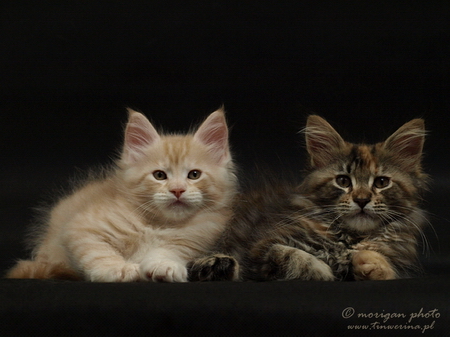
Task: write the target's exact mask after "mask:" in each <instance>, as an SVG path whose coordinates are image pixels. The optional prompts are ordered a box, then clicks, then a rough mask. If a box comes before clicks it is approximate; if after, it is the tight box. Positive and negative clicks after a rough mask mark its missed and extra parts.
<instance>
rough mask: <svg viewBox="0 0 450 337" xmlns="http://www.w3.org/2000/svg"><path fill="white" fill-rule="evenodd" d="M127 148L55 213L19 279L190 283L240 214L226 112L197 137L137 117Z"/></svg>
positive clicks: (16, 274)
mask: <svg viewBox="0 0 450 337" xmlns="http://www.w3.org/2000/svg"><path fill="white" fill-rule="evenodd" d="M124 138H125V139H124V145H123V150H122V153H121V156H120V159H118V160H117V162H116V165H115V167H114V168H113V169H112V170H111V171H110V172H108V173H107V174H106V175H105V177H104V178H102V179H97V180H94V181H89V182H87V183H86V184H85V185H84V186H82V187H81V188H80V189H78V190H76V191H75V192H74V193H73V194H72V195H69V196H67V197H65V198H63V199H62V200H60V201H59V202H58V203H57V204H56V206H55V207H54V208H53V209H51V211H50V213H49V215H48V218H47V221H46V223H45V226H44V227H43V228H42V229H41V232H40V235H38V237H37V240H36V242H35V248H34V250H33V254H32V259H31V260H24V261H19V262H18V264H17V265H16V266H15V267H13V268H12V269H11V270H10V271H9V273H8V274H7V277H9V278H67V279H84V280H88V281H102V282H126V281H138V280H142V281H165V282H185V281H187V270H186V263H187V262H188V261H190V260H192V259H193V258H195V257H197V256H199V255H201V254H206V252H207V251H208V250H209V249H211V247H212V245H213V244H214V242H216V241H217V238H218V237H219V235H220V234H221V232H222V231H223V229H224V225H225V223H226V221H227V220H228V219H229V217H230V215H231V207H230V204H231V202H232V199H233V198H234V196H235V193H236V187H237V184H236V176H235V173H234V165H233V161H232V158H231V155H230V151H229V146H228V128H227V125H226V121H225V116H224V112H223V110H222V109H220V110H218V111H215V112H213V113H212V114H211V115H210V116H209V117H208V118H207V119H206V120H205V121H204V122H203V123H202V124H201V125H200V127H199V128H198V130H197V131H196V132H195V133H193V134H192V133H191V134H187V135H173V134H169V135H162V134H159V133H158V132H157V131H156V130H155V128H154V127H153V126H152V124H151V123H150V122H149V121H148V120H147V118H146V117H145V116H144V115H142V114H141V113H138V112H135V111H132V110H129V120H128V123H127V126H126V129H125V137H124Z"/></svg>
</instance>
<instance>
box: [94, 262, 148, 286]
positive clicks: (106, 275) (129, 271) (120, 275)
mask: <svg viewBox="0 0 450 337" xmlns="http://www.w3.org/2000/svg"><path fill="white" fill-rule="evenodd" d="M85 275H86V279H88V280H89V281H91V282H135V281H139V280H140V279H141V276H140V273H139V265H138V264H136V263H125V264H118V265H115V266H113V267H110V268H109V269H100V268H96V269H93V270H90V271H89V272H88V273H86V274H85Z"/></svg>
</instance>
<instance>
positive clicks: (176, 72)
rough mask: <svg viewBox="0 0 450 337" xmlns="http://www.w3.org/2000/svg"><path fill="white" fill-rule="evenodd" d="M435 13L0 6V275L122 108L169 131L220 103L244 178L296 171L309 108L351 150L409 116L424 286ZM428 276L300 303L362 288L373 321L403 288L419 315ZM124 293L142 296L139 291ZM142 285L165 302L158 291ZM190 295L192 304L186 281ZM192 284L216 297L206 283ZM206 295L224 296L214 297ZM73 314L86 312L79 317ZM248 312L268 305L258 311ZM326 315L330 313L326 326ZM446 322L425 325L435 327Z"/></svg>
mask: <svg viewBox="0 0 450 337" xmlns="http://www.w3.org/2000/svg"><path fill="white" fill-rule="evenodd" d="M449 13H450V8H449V6H447V5H445V1H420V2H419V1H418V2H414V1H407V2H398V1H385V2H384V1H331V2H303V1H295V2H294V1H242V0H241V1H230V0H229V1H172V0H168V1H141V2H138V1H119V0H111V1H77V2H67V1H66V2H63V1H53V2H51V1H28V2H23V1H14V2H13V1H3V2H2V4H1V5H0V20H1V21H0V24H1V26H0V27H1V28H0V67H1V68H0V144H1V150H0V151H1V152H0V271H1V272H3V271H5V270H6V268H8V267H10V266H11V265H12V264H13V263H14V260H15V259H17V258H20V257H22V258H23V257H26V256H27V253H26V251H25V250H24V245H23V238H24V236H25V233H26V230H25V229H26V228H27V226H28V225H29V223H30V221H31V219H32V215H33V211H32V208H33V207H36V206H38V205H39V204H40V202H41V200H48V198H49V197H48V196H51V195H52V194H54V193H56V192H57V191H59V190H60V189H61V188H64V187H67V186H68V183H67V181H68V180H69V179H71V177H73V176H75V175H77V172H79V171H80V170H81V171H83V170H85V169H87V168H89V167H92V166H98V165H102V164H107V163H109V162H110V161H111V160H112V159H111V158H114V154H115V152H116V150H117V149H118V148H120V145H121V142H122V130H123V125H124V123H125V122H126V118H127V115H126V110H125V108H126V107H128V106H129V107H133V108H135V109H138V110H141V111H143V112H144V113H145V114H146V115H147V116H148V117H149V118H150V119H151V120H152V121H153V122H154V124H155V125H156V126H158V127H162V128H163V129H165V130H167V131H186V130H188V129H189V128H190V126H192V125H195V124H197V123H198V122H200V121H201V120H202V119H203V118H204V117H206V116H207V115H208V114H209V113H210V112H212V111H214V110H215V109H217V108H218V107H219V106H221V105H222V104H224V105H225V108H226V110H227V117H228V120H229V124H230V126H231V138H230V140H231V144H232V148H233V152H234V154H235V159H236V161H237V162H238V164H239V166H240V167H241V170H240V172H241V173H240V174H241V176H242V177H249V176H250V177H251V176H252V172H253V171H254V167H255V166H262V167H264V166H269V167H270V168H272V169H274V170H275V171H277V172H288V173H289V172H299V171H301V170H302V168H303V167H304V159H305V156H304V149H303V139H302V135H301V134H298V132H299V130H301V129H302V128H303V127H304V123H305V120H306V117H307V115H308V114H310V113H316V114H319V115H321V116H323V117H325V118H326V119H327V120H329V121H330V122H331V123H332V124H333V125H334V126H335V128H336V129H337V130H338V131H339V132H340V133H341V134H342V135H343V137H344V138H345V139H347V140H349V141H354V142H361V141H367V142H376V141H381V140H383V139H385V138H386V137H387V136H388V135H390V134H391V133H392V132H394V131H395V130H396V129H397V128H398V127H400V126H401V125H402V124H403V123H405V122H407V121H409V120H410V119H413V118H416V117H423V118H424V119H425V121H426V126H427V129H428V130H429V135H428V136H427V141H426V144H425V153H426V155H425V159H424V167H425V169H426V171H427V172H428V173H429V174H430V175H431V176H432V178H433V182H432V184H431V186H430V192H429V193H428V194H427V196H426V201H425V206H426V208H427V209H428V210H429V212H430V220H431V222H432V224H433V227H434V231H433V230H431V229H429V230H427V232H426V234H427V237H428V241H429V243H430V245H431V248H430V249H429V254H428V256H426V255H425V256H424V258H423V259H424V263H425V266H426V270H427V273H428V275H437V276H438V277H439V276H440V275H444V274H445V275H448V274H449V273H450V230H449V226H450V224H449V219H450V213H449V207H448V200H449V196H450V179H449V177H448V175H447V171H448V167H449V165H450V159H449V158H450V152H449V149H450V140H449V137H448V129H449V125H450V124H449V122H450V116H449V111H450V104H449V93H450V90H449V88H450V86H449V77H450V74H449V71H450V62H449V55H450V25H449ZM433 280H434V281H433V282H423V283H421V282H422V281H420V280H419V281H417V282H418V283H417V282H416V281H414V282H416V283H403V281H400V283H393V284H392V287H389V285H385V284H384V283H383V284H381V285H379V288H375V290H374V289H373V288H372V287H375V286H373V285H372V284H371V283H367V284H366V283H364V284H361V285H359V284H358V285H354V286H352V285H339V286H338V285H336V286H333V285H328V284H327V285H326V286H323V287H325V288H321V287H322V285H320V284H318V285H315V284H307V285H306V288H305V289H309V290H308V291H310V292H311V294H315V295H314V296H313V295H311V296H310V297H311V303H312V302H314V301H315V299H314V298H319V297H320V296H322V295H321V294H325V295H323V296H326V297H327V298H326V299H324V300H327V301H333V298H334V295H332V296H331V295H330V294H336V291H338V295H337V297H336V298H334V302H333V303H335V304H336V303H337V301H338V299H339V298H341V299H343V298H345V305H351V303H352V302H350V301H349V300H348V298H347V297H345V296H347V295H344V294H350V295H348V296H352V295H351V294H352V293H353V292H354V291H360V292H358V294H359V295H358V296H359V297H358V298H360V299H361V303H363V302H366V303H369V302H370V301H369V300H372V301H373V302H370V303H381V304H380V307H378V308H377V310H382V309H383V310H384V309H385V308H386V303H387V302H383V298H384V297H383V298H378V297H377V296H378V295H376V293H372V292H373V291H377V289H378V290H380V289H381V290H383V291H385V292H386V291H387V293H389V294H391V293H392V294H391V295H390V296H393V297H395V296H397V297H395V303H403V304H405V305H406V303H413V302H411V301H413V299H414V298H416V299H417V296H410V294H409V293H408V291H409V290H408V289H410V290H411V291H414V292H415V293H417V292H420V291H421V290H422V293H421V297H420V298H422V300H423V302H421V304H419V306H420V305H423V303H425V301H426V298H428V295H427V294H428V293H430V296H433V294H432V293H433V291H435V290H436V289H437V288H438V287H439V285H440V286H442V284H443V282H444V281H442V282H441V283H439V282H440V281H439V278H438V279H433ZM5 282H6V281H5ZM405 282H406V281H405ZM8 284H9V283H8ZM8 284H6V283H5V285H8ZM33 284H34V283H11V284H10V286H11V288H8V289H13V292H14V291H16V292H17V293H24V294H29V293H34V295H35V296H38V292H39V291H40V290H36V289H40V288H39V287H37V288H35V285H33ZM433 284H436V286H433ZM289 285H290V286H292V287H293V288H294V289H297V288H296V284H293V283H289ZM18 286H20V287H24V288H25V287H29V288H28V289H29V292H24V288H20V287H19V288H17V287H18ZM59 286H61V288H64V287H65V284H63V285H59ZM59 286H58V287H59ZM163 286H165V285H161V287H163ZM40 287H42V289H43V290H42V294H40V295H39V296H41V297H39V296H38V297H36V298H40V300H39V301H38V302H39V303H41V304H40V305H41V307H42V308H44V307H46V306H47V307H48V308H49V309H48V311H45V312H44V311H33V313H34V314H36V315H41V316H42V317H43V319H45V315H46V313H50V312H51V313H52V315H56V314H58V313H59V314H60V315H66V314H67V315H68V316H67V320H66V321H62V322H64V324H66V323H67V324H78V323H73V322H78V321H73V320H72V318H73V317H72V315H71V314H70V313H71V312H72V311H70V310H69V311H61V310H62V308H61V307H59V306H58V305H57V303H60V302H54V301H53V299H52V298H54V297H52V296H56V295H54V294H55V293H54V291H59V290H58V289H59V288H58V287H56V286H55V287H56V288H58V289H56V288H55V287H53V286H52V284H51V283H50V284H40ZM74 287H75V286H74ZM76 287H79V286H76ZM80 287H81V288H83V289H84V290H83V289H81V288H80V289H79V290H76V289H75V288H70V289H72V290H70V289H66V288H64V289H61V293H60V294H59V293H58V294H59V296H61V298H65V295H64V293H66V294H69V292H70V291H72V292H70V294H72V295H71V296H72V297H74V299H76V298H78V295H77V294H79V293H78V292H77V291H81V292H83V291H85V296H86V297H89V298H91V297H92V298H94V297H95V296H94V297H93V296H92V295H91V293H90V292H89V291H90V290H89V291H88V290H86V289H87V288H84V287H91V288H92V287H97V286H95V285H92V286H88V285H86V286H80ZM130 287H133V289H134V288H136V287H139V289H140V290H143V286H141V285H133V286H131V285H130ZM151 287H152V289H153V288H158V291H162V294H166V293H165V292H164V291H163V288H160V286H159V285H152V286H151ZM190 287H191V288H189V289H191V290H193V291H195V294H197V295H198V296H201V295H200V292H201V291H202V290H201V289H200V288H201V286H200V285H192V286H190ZM236 287H238V286H237V285H236V286H235V285H227V286H226V287H225V286H224V289H225V290H226V289H228V290H227V291H231V292H232V291H233V289H239V291H243V292H244V294H243V295H242V296H243V298H244V299H245V296H247V295H248V294H249V293H252V294H253V292H254V295H248V296H249V297H252V296H253V297H252V298H258V296H259V295H258V294H257V291H256V290H255V291H254V290H251V289H254V288H252V287H251V285H248V284H247V285H242V287H244V288H236ZM258 287H264V288H267V289H269V288H270V289H271V291H272V290H273V291H274V293H273V294H276V293H277V292H278V291H279V290H280V288H279V287H278V288H277V283H273V284H267V285H259V286H258ZM377 287H378V286H377ZM119 288H120V287H119V286H117V288H114V289H112V291H116V295H119V294H120V296H119V297H120V298H122V297H124V298H125V297H128V296H129V295H133V294H130V293H127V292H126V291H127V290H126V289H124V288H123V287H122V288H120V289H119ZM219 288H220V287H219ZM329 288H330V289H329ZM344 288H345V289H344ZM5 289H7V288H5ZM33 289H34V290H33ZM55 289H56V290H55ZM74 289H75V290H74ZM77 289H78V288H77ZM89 289H90V288H89ZM127 289H128V290H129V289H130V288H128V287H127ZM164 289H165V288H164ZM172 289H177V292H178V291H180V292H183V291H184V289H186V288H181V285H176V286H174V288H172ZM203 289H209V290H208V291H216V290H217V289H216V288H215V286H213V285H208V286H207V288H203ZM211 289H213V290H211ZM258 289H259V288H258ZM358 289H359V290H358ZM401 289H406V290H405V293H402V292H401ZM97 290H98V289H97ZM297 290H298V289H297ZM394 290H395V291H394ZM444 290H445V289H444ZM5 291H6V290H5ZM92 291H94V290H92ZM123 291H125V292H123ZM436 291H437V290H436ZM94 293H95V291H94ZM394 293H395V294H394ZM52 294H53V295H52ZM80 294H81V293H80ZM245 294H247V295H245ZM271 294H272V293H271ZM370 294H375V295H374V296H375V297H370V296H371V295H370ZM134 295H135V296H136V297H138V296H141V295H140V294H139V293H138V292H136V293H135V294H134ZM235 295H236V294H235ZM6 296H12V295H11V293H10V292H8V293H7V295H6ZM17 296H19V295H17ZM83 296H84V295H83ZM204 296H207V294H206V293H205V295H204ZM286 296H288V295H286ZM299 296H303V295H299ZM72 297H70V296H69V297H67V298H72ZM288 297H289V296H288ZM33 298H35V297H33V296H31V297H29V296H28V295H23V298H22V301H23V302H20V301H17V300H12V301H10V302H8V303H9V305H16V306H19V307H20V305H23V307H20V308H21V309H20V310H19V309H17V310H19V311H17V312H18V313H19V315H18V316H17V317H15V319H19V320H20V319H21V318H22V317H23V313H24V312H25V311H26V310H28V309H29V306H27V305H28V304H27V303H30V305H33V304H32V303H35V302H33V300H32V299H33ZM83 298H84V297H83ZM131 298H134V297H133V296H131ZM220 298H224V299H225V301H226V298H227V295H226V294H225V293H224V294H222V295H220ZM274 298H275V297H274ZM294 298H296V297H295V296H294ZM308 298H309V297H308ZM44 299H46V300H44ZM434 299H435V300H436V301H437V300H438V299H439V301H441V302H439V303H441V304H440V305H442V306H443V307H442V306H441V307H439V309H441V311H442V310H443V309H444V307H445V305H444V304H442V303H444V302H442V300H443V299H444V297H442V295H439V293H438V294H437V295H436V296H434ZM85 300H86V301H88V300H89V299H88V298H87V299H80V300H79V301H80V303H81V302H83V301H85ZM203 300H204V301H205V303H208V300H207V298H206V297H205V298H203ZM366 300H368V301H366ZM27 301H30V302H27ZM70 301H72V300H70ZM124 301H125V299H124ZM161 301H162V303H164V300H161ZM177 301H178V299H177V300H176V301H175V302H177ZM219 301H220V300H219ZM377 301H378V302H377ZM380 301H381V302H380ZM75 302H76V301H75ZM20 303H23V304H20ZM55 303H56V304H55ZM71 303H73V302H71ZM77 303H78V302H77ZM105 303H106V302H105ZM108 303H109V302H108ZM124 303H125V302H124ZM127 303H128V302H127ZM199 303H200V302H199ZM202 303H203V302H202ZM383 303H384V304H383ZM389 303H391V302H389ZM392 303H394V302H392ZM392 303H391V304H392ZM228 304H230V305H231V306H232V307H233V305H232V304H231V303H228ZM55 305H56V306H55ZM79 305H80V308H81V309H80V312H85V311H83V310H86V306H84V307H83V305H82V303H81V304H79ZM95 305H97V304H95ZM95 305H94V307H95ZM108 305H109V304H108ZM342 305H344V304H342ZM361 305H362V304H361ZM383 305H384V307H383ZM392 305H394V304H392ZM52 306H53V307H52ZM175 306H176V305H175ZM68 307H70V305H69V306H68ZM127 307H128V306H127ZM130 307H132V306H131V305H130ZM266 307H267V308H266ZM295 307H296V305H291V308H295ZM24 308H25V309H24ZM27 308H28V309H27ZM39 308H40V307H39ZM42 308H41V309H42ZM50 308H53V309H52V310H53V311H51V310H50ZM227 308H228V307H227ZM246 308H247V307H246ZM255 308H257V309H258V308H266V309H267V311H268V312H269V313H270V312H273V310H275V309H273V310H272V309H270V306H260V303H259V304H256V306H255ZM314 308H315V307H314ZM329 308H338V311H339V310H341V309H342V308H344V307H343V306H342V308H341V307H339V306H338V305H337V306H336V305H335V306H333V304H330V307H329ZM41 309H39V310H41ZM216 309H217V308H216ZM266 309H264V310H266ZM394 309H395V308H394ZM396 309H397V310H398V311H400V310H401V308H400V309H399V308H398V307H397V308H396ZM15 310H16V309H15ZM42 310H43V309H42ZM74 310H76V309H74ZM117 310H118V311H120V310H119V309H117ZM129 310H131V309H129ZM134 310H137V309H134ZM146 310H147V309H146ZM148 310H154V308H153V309H151V308H149V309H148ZM208 310H209V309H208ZM211 310H214V308H211ZM211 310H210V311H211ZM223 310H228V309H223ZM230 310H232V309H230ZM245 310H250V309H249V308H247V309H245ZM290 310H292V309H290ZM302 310H303V309H302ZM305 310H306V309H305ZM333 310H334V309H333ZM367 310H369V309H367ZM338 311H336V313H333V315H335V316H336V315H337V316H339V312H340V311H339V312H338ZM9 312H12V311H9ZM223 312H225V311H223ZM227 312H228V311H227ZM126 313H127V312H123V315H126ZM228 313H230V315H231V316H230V317H233V319H235V317H234V316H233V315H234V314H231V313H232V311H229V312H228ZM34 314H33V315H34ZM128 314H129V313H128ZM141 314H142V313H141ZM306 314H307V315H313V313H311V312H309V313H306ZM30 315H31V314H30ZM85 315H88V314H85ZM280 315H281V314H280V312H279V311H278V316H280ZM295 315H297V313H295ZM278 316H277V317H278ZM8 317H9V316H8ZM30 317H31V316H30ZM58 317H59V316H58ZM64 317H65V316H64ZM79 317H84V316H79ZM102 317H103V316H102ZM105 317H106V316H105ZM121 317H122V318H123V317H125V318H124V319H127V317H128V316H121ZM258 317H259V319H262V320H265V319H266V317H265V316H264V315H263V314H261V315H260V316H258ZM280 317H281V316H280ZM285 317H288V316H285ZM289 317H290V316H289ZM295 317H297V316H295ZM308 317H309V316H308ZM311 317H312V316H311ZM241 318H242V320H244V318H243V317H241ZM30 319H31V318H30ZM80 319H81V318H80ZM105 319H106V318H105ZM286 319H287V318H286ZM11 322H12V323H11ZM14 322H15V321H14V320H11V321H10V323H9V324H10V326H11V327H14V326H15V325H14V324H15V323H14ZM70 322H72V323H70ZM108 322H110V321H108ZM110 323H111V322H110ZM290 323H291V324H292V323H293V321H292V320H291V321H290ZM341 323H343V322H342V319H340V321H339V324H341ZM444 323H445V322H444V321H443V320H441V321H438V323H437V324H440V327H441V328H444V327H445V324H444ZM2 324H3V323H2ZM17 324H19V325H20V324H21V323H20V322H18V323H17ZM61 324H62V323H61ZM99 324H100V323H99ZM149 324H150V323H149ZM198 324H199V323H198ZM255 324H256V323H255ZM274 324H275V325H274V327H276V326H277V325H276V324H278V323H276V322H275V323H274ZM297 324H300V323H299V322H297ZM105 326H106V325H105ZM110 327H111V329H113V328H112V326H110ZM49 328H50V325H49ZM200 328H201V327H200ZM30 329H31V328H30ZM86 329H88V328H86ZM274 329H275V330H276V328H274ZM5 331H6V330H5Z"/></svg>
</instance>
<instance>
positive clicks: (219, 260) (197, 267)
mask: <svg viewBox="0 0 450 337" xmlns="http://www.w3.org/2000/svg"><path fill="white" fill-rule="evenodd" d="M188 270H189V281H238V280H239V263H238V262H237V261H236V259H235V258H234V257H232V256H227V255H223V254H215V255H211V256H207V257H202V258H199V259H197V260H195V261H193V262H190V263H189V264H188Z"/></svg>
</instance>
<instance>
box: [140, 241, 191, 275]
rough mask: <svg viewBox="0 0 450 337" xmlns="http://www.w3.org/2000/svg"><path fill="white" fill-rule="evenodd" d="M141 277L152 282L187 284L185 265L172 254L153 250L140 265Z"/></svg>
mask: <svg viewBox="0 0 450 337" xmlns="http://www.w3.org/2000/svg"><path fill="white" fill-rule="evenodd" d="M140 273H141V277H142V278H144V279H146V280H149V281H153V282H187V280H188V275H187V269H186V263H184V262H183V261H182V260H181V259H180V258H179V257H177V256H176V255H175V254H174V253H173V252H171V251H168V250H165V249H155V250H153V251H151V252H150V254H148V257H147V258H146V259H144V260H143V261H142V262H141V264H140Z"/></svg>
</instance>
